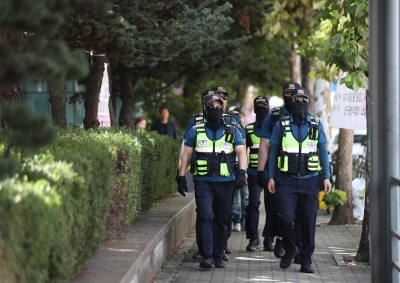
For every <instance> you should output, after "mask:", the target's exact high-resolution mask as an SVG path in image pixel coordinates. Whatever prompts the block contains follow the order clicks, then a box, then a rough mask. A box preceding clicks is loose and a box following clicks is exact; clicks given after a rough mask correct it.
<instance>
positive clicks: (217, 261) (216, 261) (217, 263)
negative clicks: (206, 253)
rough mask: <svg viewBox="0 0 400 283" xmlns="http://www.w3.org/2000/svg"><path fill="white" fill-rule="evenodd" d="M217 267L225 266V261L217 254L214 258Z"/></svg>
mask: <svg viewBox="0 0 400 283" xmlns="http://www.w3.org/2000/svg"><path fill="white" fill-rule="evenodd" d="M214 262H215V268H225V263H224V262H223V261H222V257H220V256H217V257H216V258H214Z"/></svg>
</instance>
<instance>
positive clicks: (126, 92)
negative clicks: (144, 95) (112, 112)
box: [118, 64, 135, 127]
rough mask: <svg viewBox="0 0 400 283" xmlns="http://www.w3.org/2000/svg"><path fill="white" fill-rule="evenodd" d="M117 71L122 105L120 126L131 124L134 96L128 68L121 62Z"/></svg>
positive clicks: (131, 77)
mask: <svg viewBox="0 0 400 283" xmlns="http://www.w3.org/2000/svg"><path fill="white" fill-rule="evenodd" d="M118 72H119V77H120V82H121V100H122V107H121V112H120V115H119V125H120V126H121V127H123V126H127V127H132V126H133V121H132V120H133V119H132V114H133V109H134V107H135V97H134V92H133V76H132V73H131V72H130V70H129V68H127V67H125V66H124V65H123V64H119V65H118Z"/></svg>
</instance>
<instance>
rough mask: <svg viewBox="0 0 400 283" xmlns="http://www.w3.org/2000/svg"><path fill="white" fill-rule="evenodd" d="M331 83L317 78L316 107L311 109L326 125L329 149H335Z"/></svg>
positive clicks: (330, 150)
mask: <svg viewBox="0 0 400 283" xmlns="http://www.w3.org/2000/svg"><path fill="white" fill-rule="evenodd" d="M330 96H331V83H330V82H328V81H327V80H324V79H316V80H315V86H314V104H313V105H314V108H311V107H310V111H311V110H313V111H311V112H314V115H316V116H318V117H319V118H320V119H321V122H322V124H323V125H324V129H325V135H326V139H327V140H328V151H329V152H332V151H333V142H332V139H331V130H332V126H331V124H330V120H331V99H330Z"/></svg>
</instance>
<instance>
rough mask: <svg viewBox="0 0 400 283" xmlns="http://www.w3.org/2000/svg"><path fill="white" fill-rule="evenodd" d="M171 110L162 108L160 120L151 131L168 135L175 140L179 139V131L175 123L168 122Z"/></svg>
mask: <svg viewBox="0 0 400 283" xmlns="http://www.w3.org/2000/svg"><path fill="white" fill-rule="evenodd" d="M168 118H169V110H168V108H167V107H165V106H163V107H161V108H160V120H158V121H155V122H154V123H153V125H152V126H151V131H157V132H158V133H159V134H160V135H167V136H169V137H171V138H173V139H174V140H177V139H178V131H177V129H176V125H175V123H174V122H172V121H170V120H168Z"/></svg>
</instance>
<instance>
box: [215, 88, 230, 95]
mask: <svg viewBox="0 0 400 283" xmlns="http://www.w3.org/2000/svg"><path fill="white" fill-rule="evenodd" d="M211 90H213V91H216V92H218V93H224V94H226V95H229V93H227V92H226V88H225V87H224V86H215V87H213V88H212V89H211Z"/></svg>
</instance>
